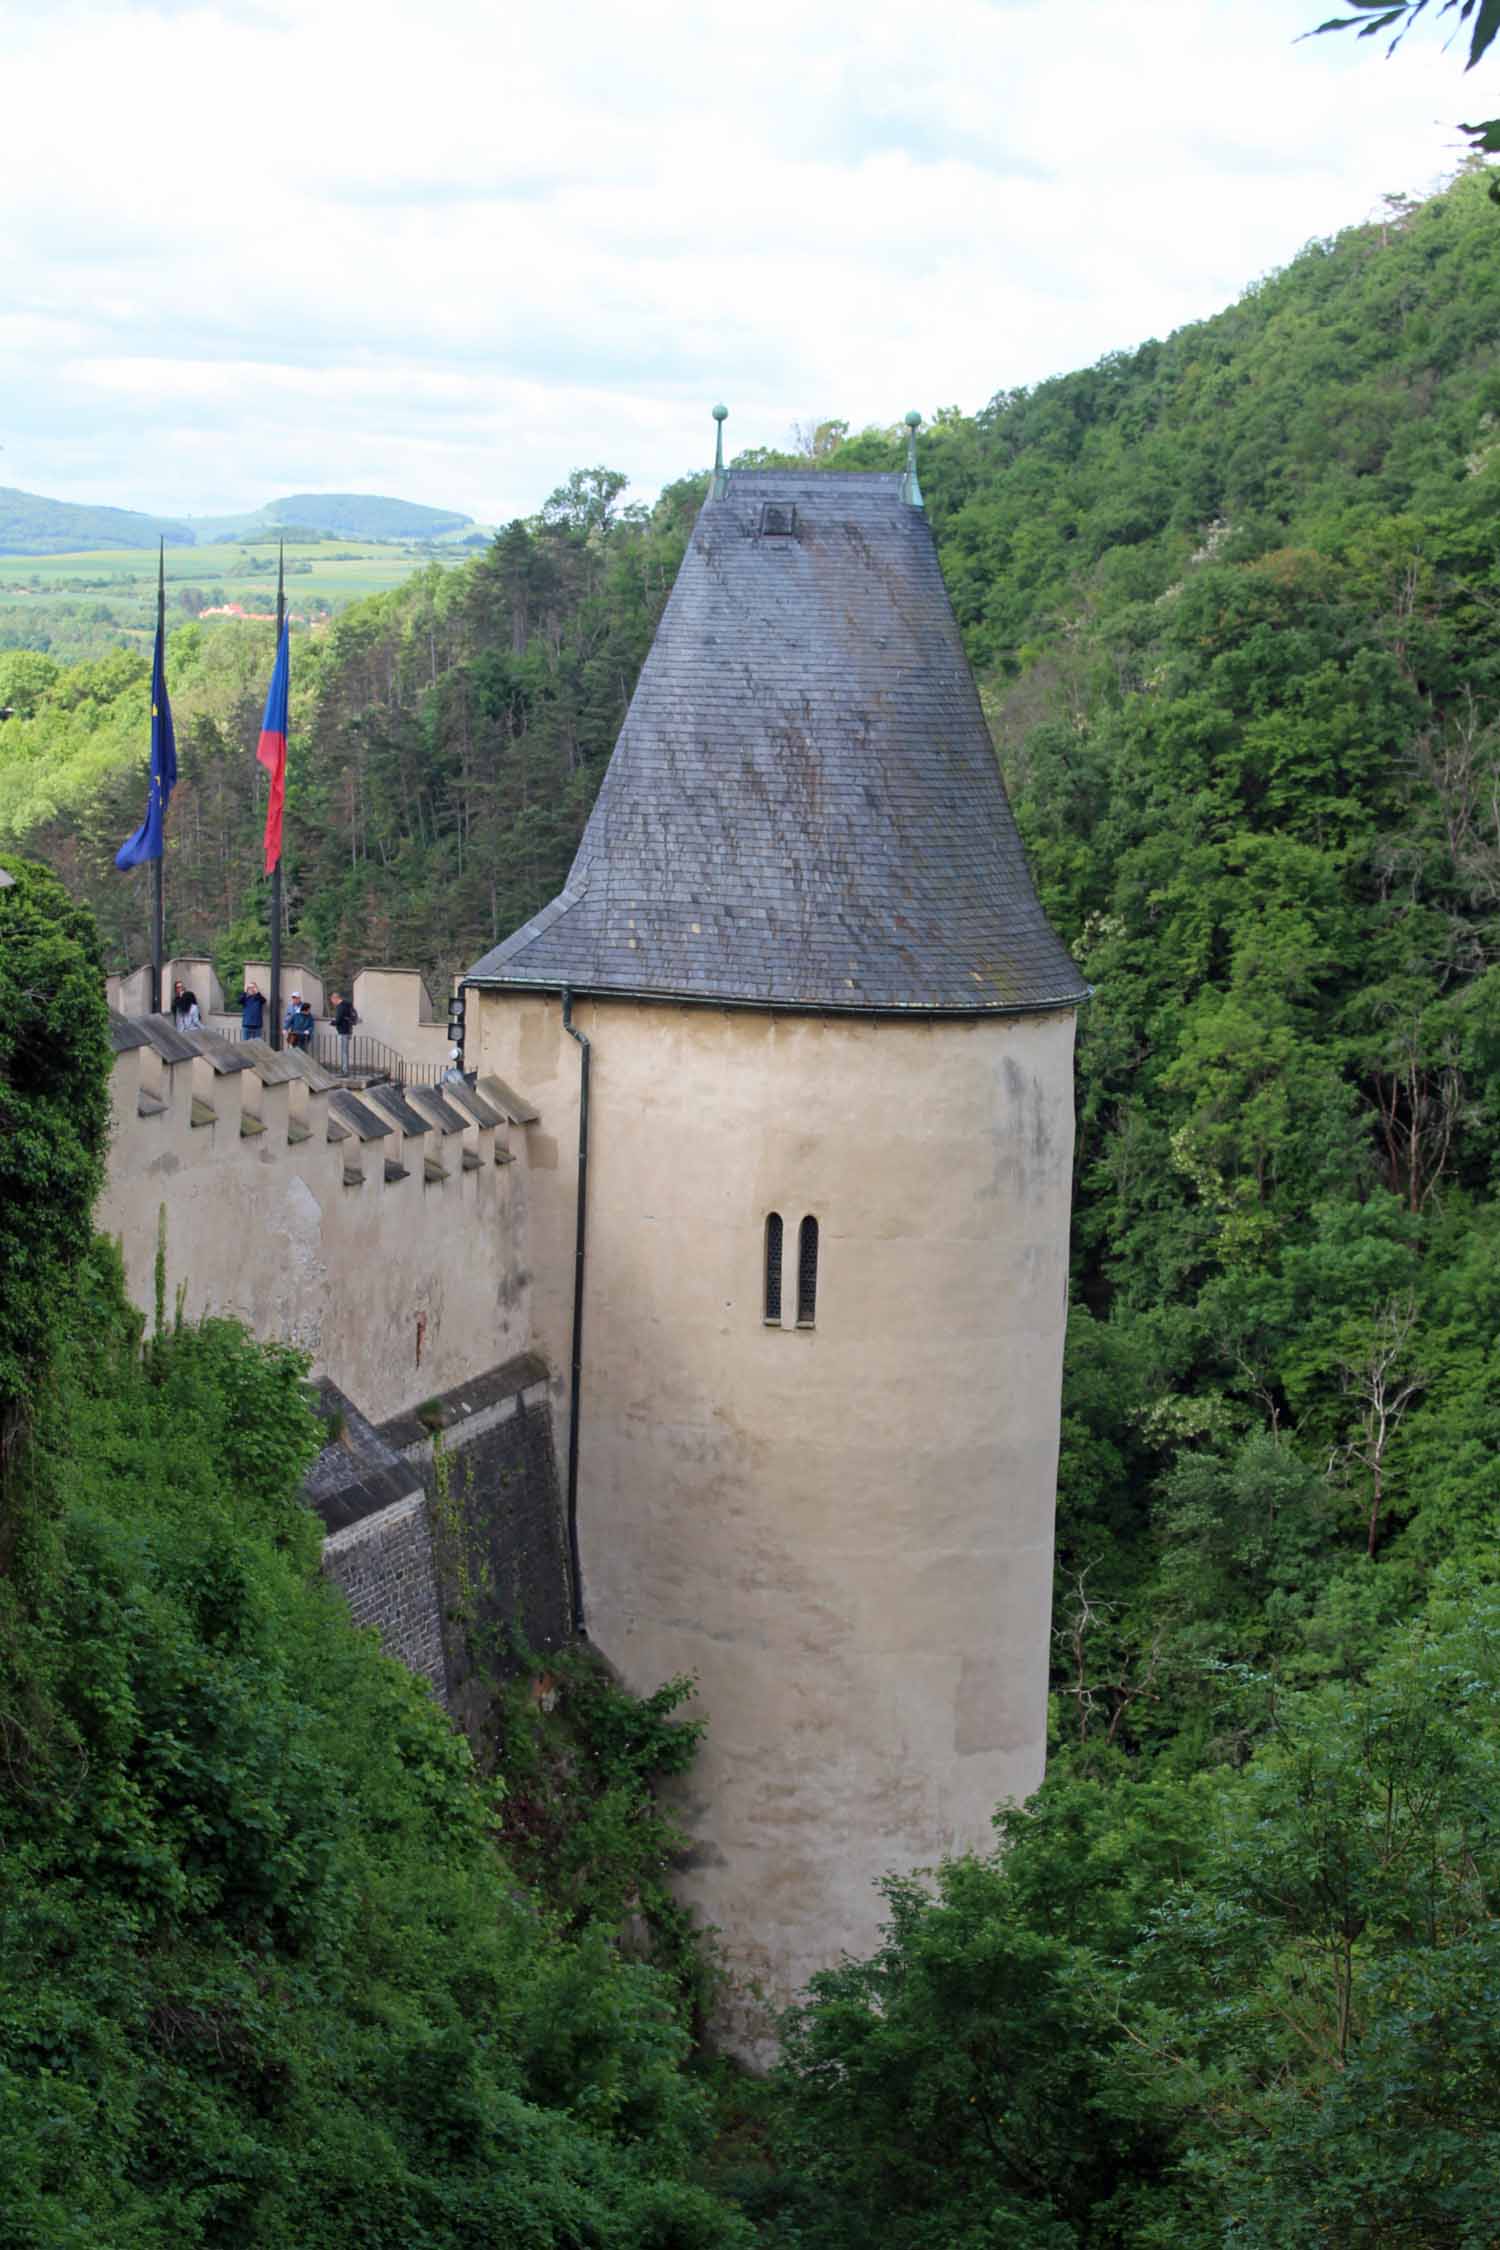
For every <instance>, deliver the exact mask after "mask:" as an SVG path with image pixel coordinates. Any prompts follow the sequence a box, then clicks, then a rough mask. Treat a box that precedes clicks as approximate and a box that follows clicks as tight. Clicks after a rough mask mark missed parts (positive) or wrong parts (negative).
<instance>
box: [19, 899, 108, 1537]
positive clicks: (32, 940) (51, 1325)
mask: <svg viewBox="0 0 1500 2250" xmlns="http://www.w3.org/2000/svg"><path fill="white" fill-rule="evenodd" d="M108 1070H109V1037H108V1017H107V1015H106V1012H105V1006H104V974H103V969H102V966H101V963H100V959H99V940H98V936H97V933H96V931H95V929H94V924H93V920H92V917H91V916H90V915H89V914H88V912H87V911H86V910H85V909H84V908H82V907H78V906H75V905H74V904H73V901H72V900H71V899H70V898H69V897H68V895H67V893H66V891H65V890H64V889H63V887H62V885H61V883H60V882H59V881H58V880H57V878H56V876H55V875H52V874H49V873H48V871H47V870H46V869H45V868H43V867H37V866H34V865H32V864H31V863H30V862H29V861H26V860H21V859H7V860H3V861H0V1486H3V1483H4V1478H5V1474H6V1470H7V1466H8V1464H9V1462H10V1461H11V1459H12V1456H13V1454H14V1452H15V1448H16V1445H17V1442H18V1440H19V1438H20V1435H21V1433H22V1431H23V1429H24V1428H25V1425H26V1422H27V1419H28V1417H29V1413H30V1410H31V1407H32V1404H33V1402H34V1399H35V1396H36V1391H37V1387H38V1385H39V1383H40V1381H41V1378H42V1376H43V1373H44V1371H45V1369H46V1366H47V1363H48V1361H49V1359H50V1358H51V1356H52V1352H53V1348H54V1346H55V1343H56V1340H57V1337H58V1335H59V1333H60V1332H61V1329H62V1326H63V1325H64V1323H65V1321H66V1317H67V1310H68V1306H69V1303H70V1301H71V1299H72V1295H73V1289H74V1284H75V1280H76V1277H77V1274H78V1271H79V1268H80V1267H81V1265H82V1262H83V1260H84V1258H85V1256H86V1255H87V1252H88V1248H89V1244H90V1241H91V1239H92V1233H91V1226H90V1213H91V1211H92V1208H93V1202H94V1197H95V1196H96V1195H97V1193H98V1191H99V1188H100V1186H101V1184H102V1181H103V1177H104V1147H105V1139H106V1135H107V1133H108V1130H109V1091H108ZM4 1547H5V1524H4V1519H3V1518H0V1562H3V1559H4Z"/></svg>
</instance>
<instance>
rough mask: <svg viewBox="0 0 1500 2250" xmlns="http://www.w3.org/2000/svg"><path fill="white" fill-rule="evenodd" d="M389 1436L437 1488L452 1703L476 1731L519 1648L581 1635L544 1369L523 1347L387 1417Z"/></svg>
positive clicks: (414, 1470)
mask: <svg viewBox="0 0 1500 2250" xmlns="http://www.w3.org/2000/svg"><path fill="white" fill-rule="evenodd" d="M380 1437H381V1439H382V1441H383V1442H384V1443H385V1444H386V1445H388V1446H389V1447H390V1448H391V1449H392V1450H393V1452H394V1453H395V1454H396V1455H397V1456H398V1457H399V1458H400V1460H401V1462H402V1465H403V1468H404V1469H405V1470H406V1472H407V1474H409V1475H414V1476H418V1477H420V1478H421V1481H422V1485H423V1488H424V1490H425V1492H426V1495H427V1500H428V1507H429V1516H430V1520H431V1521H432V1524H433V1531H434V1541H433V1545H434V1563H435V1568H436V1573H437V1578H438V1583H439V1586H440V1589H441V1607H442V1613H443V1635H444V1647H445V1654H446V1679H447V1700H448V1703H449V1707H450V1709H451V1710H452V1712H453V1715H454V1717H455V1718H456V1719H458V1720H459V1721H460V1722H461V1723H462V1724H463V1725H464V1726H466V1727H468V1728H470V1729H471V1730H473V1729H477V1728H479V1727H480V1726H482V1725H483V1723H484V1720H485V1718H486V1716H487V1713H488V1706H489V1682H490V1680H491V1679H492V1678H501V1679H503V1678H505V1677H507V1676H509V1675H511V1674H513V1673H514V1672H515V1671H516V1669H517V1665H518V1652H519V1648H520V1647H521V1646H522V1645H524V1647H525V1648H527V1649H530V1650H532V1651H537V1652H540V1651H542V1650H546V1649H555V1648H560V1647H562V1646H563V1645H564V1643H565V1642H567V1641H568V1640H569V1639H570V1637H571V1634H572V1601H571V1589H570V1585H569V1578H568V1553H567V1534H566V1527H565V1524H564V1521H563V1500H562V1493H561V1489H560V1485H559V1480H558V1475H557V1464H556V1460H555V1457H554V1454H553V1447H552V1413H551V1398H550V1387H549V1382H548V1374H547V1369H546V1366H545V1364H544V1363H543V1362H542V1361H541V1360H539V1359H537V1358H536V1357H535V1356H534V1355H532V1354H529V1353H527V1354H523V1355H522V1356H520V1357H519V1358H517V1359H514V1360H510V1361H507V1362H506V1364H505V1365H504V1366H502V1367H497V1368H493V1369H491V1370H490V1371H489V1372H488V1373H487V1374H485V1375H482V1376H480V1377H478V1378H477V1379H476V1380H475V1381H474V1382H472V1383H464V1384H461V1385H459V1386H458V1388H457V1389H455V1390H452V1391H449V1392H446V1393H445V1394H444V1396H443V1397H442V1398H440V1399H433V1400H430V1401H429V1402H428V1403H427V1404H426V1405H425V1406H423V1407H422V1408H421V1409H420V1410H419V1412H418V1413H416V1414H404V1415H400V1416H398V1417H397V1418H396V1419H395V1420H394V1421H390V1422H387V1423H385V1424H384V1425H383V1426H382V1428H381V1431H380Z"/></svg>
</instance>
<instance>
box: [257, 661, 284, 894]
mask: <svg viewBox="0 0 1500 2250" xmlns="http://www.w3.org/2000/svg"><path fill="white" fill-rule="evenodd" d="M288 632H289V628H288V627H287V626H286V625H283V626H282V628H281V639H280V640H279V641H278V643H277V644H276V669H275V670H274V671H273V672H272V674H271V690H270V693H269V694H268V695H267V697H266V715H265V717H264V718H263V719H262V720H261V722H260V741H259V742H258V743H257V744H256V746H255V755H256V757H257V758H258V759H259V760H260V762H261V764H262V765H263V766H264V767H265V769H266V771H267V773H268V774H269V775H270V776H271V801H270V803H269V804H268V805H267V807H266V873H267V874H268V875H269V874H271V873H272V871H273V870H274V869H275V867H276V864H277V862H278V861H279V860H280V858H281V813H282V807H283V806H284V804H285V803H286V710H287V689H288V686H289V684H290V680H291V655H290V651H289V649H288V645H287V640H288Z"/></svg>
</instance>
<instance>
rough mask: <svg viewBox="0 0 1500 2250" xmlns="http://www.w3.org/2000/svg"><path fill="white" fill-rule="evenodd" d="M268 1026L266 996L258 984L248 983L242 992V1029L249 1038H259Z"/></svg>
mask: <svg viewBox="0 0 1500 2250" xmlns="http://www.w3.org/2000/svg"><path fill="white" fill-rule="evenodd" d="M265 1028H266V996H265V994H264V993H263V992H262V991H261V989H260V986H259V985H258V984H247V985H246V987H245V989H244V991H243V992H242V993H241V994H240V1030H241V1031H242V1032H243V1033H244V1035H245V1037H246V1038H247V1039H258V1038H259V1037H260V1035H261V1033H262V1032H263V1031H264V1030H265Z"/></svg>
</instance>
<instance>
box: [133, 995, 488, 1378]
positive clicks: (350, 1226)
mask: <svg viewBox="0 0 1500 2250" xmlns="http://www.w3.org/2000/svg"><path fill="white" fill-rule="evenodd" d="M110 1028H111V1037H112V1040H113V1044H114V1048H115V1063H114V1071H113V1076H112V1082H111V1098H112V1104H113V1112H114V1117H113V1134H112V1140H111V1148H110V1162H109V1177H108V1184H107V1187H106V1190H105V1195H104V1199H103V1202H102V1204H101V1206H100V1211H99V1223H100V1225H101V1227H102V1228H103V1230H104V1231H105V1232H106V1233H108V1234H112V1235H114V1236H116V1237H117V1238H118V1240H119V1242H120V1245H121V1249H122V1252H123V1255H124V1260H125V1271H126V1280H127V1285H128V1287H129V1289H130V1292H131V1295H132V1297H133V1298H134V1299H135V1301H136V1303H137V1304H139V1305H140V1306H141V1307H142V1308H143V1310H148V1311H149V1309H150V1307H151V1303H152V1299H153V1294H154V1268H155V1259H156V1249H157V1239H158V1228H159V1227H164V1229H165V1243H166V1265H167V1287H168V1294H169V1298H171V1299H174V1300H175V1297H176V1294H177V1292H178V1290H179V1288H180V1289H181V1291H182V1297H183V1304H184V1309H185V1311H186V1312H187V1313H188V1315H189V1316H190V1317H198V1316H200V1315H202V1314H205V1313H224V1314H230V1315H233V1316H234V1317H236V1318H238V1319H241V1320H243V1321H245V1323H246V1324H247V1326H249V1327H250V1328H251V1329H253V1330H254V1332H255V1333H256V1334H257V1335H260V1336H267V1337H279V1338H282V1339H284V1340H286V1341H288V1342H292V1343H295V1344H297V1345H299V1346H300V1347H301V1348H302V1349H304V1350H306V1351H308V1352H309V1353H310V1354H311V1355H312V1359H313V1364H314V1370H315V1372H316V1373H317V1374H319V1375H322V1376H326V1377H327V1378H328V1379H329V1380H331V1381H333V1382H334V1383H336V1384H337V1385H338V1387H339V1388H340V1389H341V1390H343V1391H345V1392H347V1393H348V1394H349V1395H350V1396H351V1397H353V1398H356V1399H359V1400H361V1401H368V1402H369V1403H370V1405H371V1407H373V1408H376V1409H378V1411H380V1412H382V1413H386V1414H389V1413H394V1412H397V1411H399V1410H400V1409H402V1408H404V1407H408V1406H411V1405H414V1404H416V1403H418V1402H420V1401H421V1400H423V1399H425V1398H428V1397H430V1396H432V1395H433V1394H434V1393H436V1392H441V1391H444V1390H447V1389H449V1388H451V1387H452V1386H454V1385H455V1384H458V1383H461V1382H463V1381H464V1380H466V1379H467V1378H468V1377H470V1376H471V1375H472V1374H473V1372H474V1370H475V1368H476V1366H479V1367H483V1366H488V1365H493V1364H497V1363H499V1362H500V1361H502V1360H504V1359H507V1358H511V1357H514V1356H515V1355H516V1354H517V1353H520V1352H523V1351H525V1350H526V1349H527V1348H528V1347H529V1342H530V1318H529V1297H528V1291H527V1287H526V1279H525V1276H524V1274H523V1273H522V1270H521V1260H520V1257H519V1254H518V1250H517V1243H516V1225H515V1214H514V1213H513V1210H512V1190H511V1185H510V1176H509V1175H510V1171H511V1166H512V1161H513V1155H514V1152H513V1150H512V1148H511V1146H510V1135H511V1130H512V1127H511V1124H510V1120H509V1115H508V1113H507V1107H506V1103H505V1100H504V1099H503V1098H497V1099H495V1100H491V1099H489V1098H488V1097H487V1095H486V1093H485V1092H484V1090H483V1089H482V1088H481V1089H478V1090H476V1089H475V1088H473V1087H470V1086H468V1085H464V1084H445V1085H443V1086H441V1087H413V1088H409V1089H406V1090H402V1089H400V1088H398V1087H395V1086H391V1085H366V1086H363V1087H361V1088H359V1089H358V1090H353V1089H345V1088H344V1087H342V1086H341V1085H340V1084H339V1082H338V1080H337V1079H336V1078H334V1077H333V1076H332V1075H331V1074H330V1073H329V1072H327V1071H326V1070H324V1069H322V1068H321V1066H320V1065H319V1064H317V1063H316V1062H314V1061H313V1060H312V1059H311V1057H310V1056H307V1055H304V1054H301V1053H299V1052H297V1051H296V1050H294V1049H287V1050H284V1051H281V1052H276V1051H273V1049H272V1048H271V1047H270V1046H268V1045H267V1044H266V1043H265V1042H264V1041H261V1040H254V1039H250V1040H243V1041H235V1042H231V1041H229V1040H227V1039H224V1038H221V1037H218V1036H216V1035H215V1034H214V1033H212V1032H208V1031H192V1032H184V1031H179V1030H178V1029H177V1028H176V1027H175V1026H174V1025H173V1024H172V1023H171V1022H170V1021H169V1020H168V1019H167V1018H166V1017H164V1016H159V1015H158V1016H143V1017H138V1018H135V1019H133V1020H132V1019H128V1018H126V1017H124V1016H120V1015H118V1014H112V1015H111V1019H110ZM496 1091H497V1095H500V1096H503V1095H504V1094H505V1092H506V1090H505V1089H497V1090H496ZM512 1101H513V1097H512Z"/></svg>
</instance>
